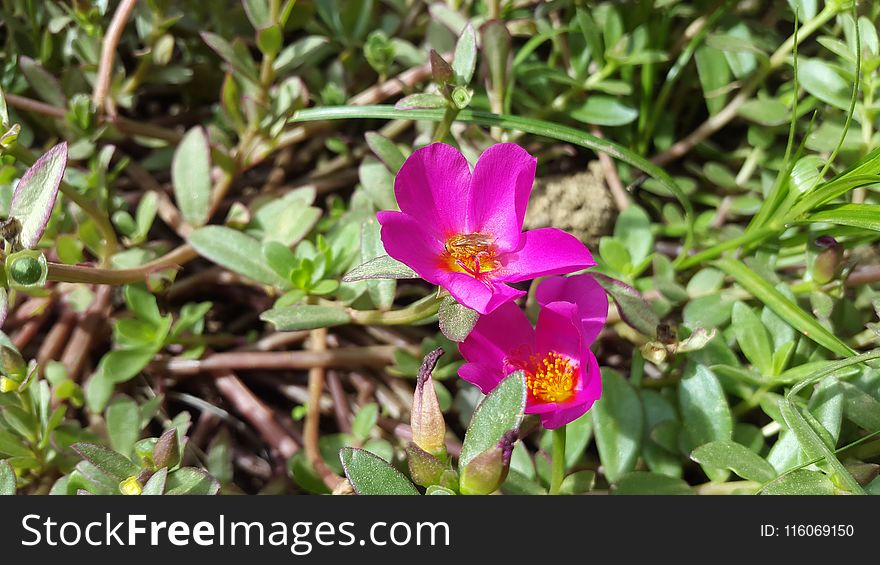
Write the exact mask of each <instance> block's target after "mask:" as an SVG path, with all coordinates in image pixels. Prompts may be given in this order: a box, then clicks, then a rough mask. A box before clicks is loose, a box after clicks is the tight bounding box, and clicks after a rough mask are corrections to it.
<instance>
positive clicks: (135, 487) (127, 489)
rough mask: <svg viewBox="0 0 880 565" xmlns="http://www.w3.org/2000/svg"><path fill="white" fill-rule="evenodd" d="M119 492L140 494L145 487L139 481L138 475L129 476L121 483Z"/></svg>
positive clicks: (129, 494)
mask: <svg viewBox="0 0 880 565" xmlns="http://www.w3.org/2000/svg"><path fill="white" fill-rule="evenodd" d="M119 492H121V493H122V494H124V495H126V496H138V495H139V494H141V493H142V492H144V487H142V486H141V484H140V483H139V482H138V478H137V477H129V478H127V479H125V480H124V481H122V482H121V483H119Z"/></svg>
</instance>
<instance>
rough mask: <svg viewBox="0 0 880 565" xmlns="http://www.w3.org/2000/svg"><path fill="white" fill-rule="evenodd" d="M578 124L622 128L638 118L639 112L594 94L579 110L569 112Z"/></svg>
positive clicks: (613, 99)
mask: <svg viewBox="0 0 880 565" xmlns="http://www.w3.org/2000/svg"><path fill="white" fill-rule="evenodd" d="M569 115H570V116H571V117H572V118H574V119H575V120H577V121H579V122H584V123H585V124H595V125H598V126H623V125H626V124H628V123H631V122H632V121H633V120H635V119H636V118H637V117H638V116H639V111H638V110H636V109H635V108H633V107H632V106H628V105H626V104H624V103H623V102H621V101H619V100H618V99H616V98H614V97H612V96H604V95H601V94H594V95H592V96H590V97H589V98H587V101H586V102H585V103H584V104H583V105H582V106H581V107H579V108H575V109H573V110H571V111H570V112H569Z"/></svg>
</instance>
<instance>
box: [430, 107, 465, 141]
mask: <svg viewBox="0 0 880 565" xmlns="http://www.w3.org/2000/svg"><path fill="white" fill-rule="evenodd" d="M458 112H459V109H458V108H453V107H452V106H451V105H450V106H449V107H448V108H446V111H445V112H444V113H443V119H442V120H440V121H439V122H437V129H435V130H434V141H435V142H439V141H443V138H444V137H446V135H447V134H448V133H449V128H450V127H451V126H452V122H454V121H455V118H456V116H458Z"/></svg>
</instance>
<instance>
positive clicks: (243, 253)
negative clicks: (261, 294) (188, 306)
mask: <svg viewBox="0 0 880 565" xmlns="http://www.w3.org/2000/svg"><path fill="white" fill-rule="evenodd" d="M189 244H190V245H192V246H193V248H194V249H195V250H196V251H197V252H198V254H199V255H201V256H202V257H204V258H206V259H208V260H210V261H213V262H214V263H217V264H218V265H220V266H222V267H226V268H227V269H229V270H231V271H234V272H236V273H238V274H240V275H244V276H246V277H248V278H250V279H253V280H255V281H257V282H261V283H263V284H267V285H272V286H277V287H280V288H285V287H287V286H288V285H289V283H288V282H287V281H286V280H284V279H283V278H281V277H280V276H279V275H278V274H277V273H276V272H275V271H273V270H272V269H271V268H270V267H269V266H268V265H266V263H265V261H263V253H262V251H261V246H260V242H259V241H257V240H256V239H254V238H252V237H250V236H248V235H245V234H243V233H241V232H239V231H236V230H233V229H231V228H227V227H224V226H206V227H203V228H199V229H197V230H195V231H193V232H192V233H191V234H190V236H189Z"/></svg>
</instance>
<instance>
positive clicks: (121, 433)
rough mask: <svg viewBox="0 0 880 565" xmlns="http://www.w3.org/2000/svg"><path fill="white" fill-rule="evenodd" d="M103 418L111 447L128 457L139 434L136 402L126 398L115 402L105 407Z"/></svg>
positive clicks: (138, 413) (139, 427)
mask: <svg viewBox="0 0 880 565" xmlns="http://www.w3.org/2000/svg"><path fill="white" fill-rule="evenodd" d="M105 418H106V420H107V435H109V436H110V445H111V447H113V449H114V450H115V451H118V452H119V453H122V454H123V455H129V454H130V453H131V449H132V447H134V443H135V442H136V441H137V440H138V438H139V437H140V433H141V425H140V411H139V410H138V405H137V402H135V401H134V400H132V399H130V398H128V397H122V398H120V399H118V400H115V401H114V402H112V403H111V404H110V406H108V407H107V412H106V415H105Z"/></svg>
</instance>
